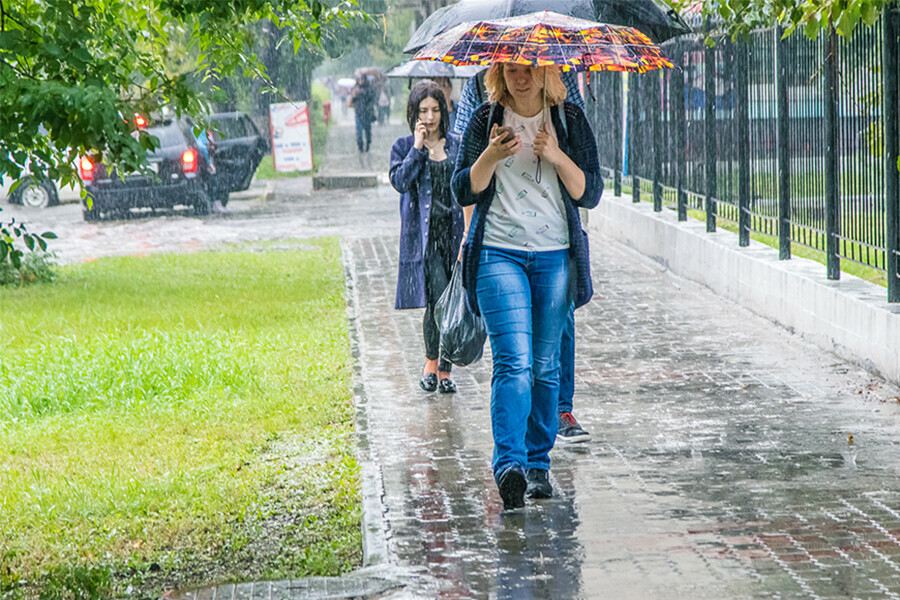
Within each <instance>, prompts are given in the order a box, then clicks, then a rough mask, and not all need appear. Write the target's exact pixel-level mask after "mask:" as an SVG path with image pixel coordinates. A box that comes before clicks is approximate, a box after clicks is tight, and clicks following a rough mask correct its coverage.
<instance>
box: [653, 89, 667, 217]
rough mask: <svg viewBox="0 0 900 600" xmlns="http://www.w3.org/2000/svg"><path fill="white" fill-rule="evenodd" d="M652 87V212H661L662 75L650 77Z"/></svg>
mask: <svg viewBox="0 0 900 600" xmlns="http://www.w3.org/2000/svg"><path fill="white" fill-rule="evenodd" d="M651 77H652V78H653V79H651V82H652V85H653V95H652V96H651V98H652V99H653V210H654V211H655V212H660V211H662V169H663V165H662V163H663V157H664V156H665V155H664V154H663V150H662V148H663V144H662V142H661V140H662V123H661V121H660V120H661V118H662V115H664V114H665V109H664V108H663V105H662V86H663V85H665V81H666V80H665V78H664V77H663V76H662V73H653V74H652V75H651Z"/></svg>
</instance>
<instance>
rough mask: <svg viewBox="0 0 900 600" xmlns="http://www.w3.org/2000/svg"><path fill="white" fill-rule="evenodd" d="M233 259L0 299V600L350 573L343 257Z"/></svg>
mask: <svg viewBox="0 0 900 600" xmlns="http://www.w3.org/2000/svg"><path fill="white" fill-rule="evenodd" d="M245 250H248V249H246V248H236V249H235V251H230V252H229V251H226V252H208V253H199V254H190V255H157V256H151V257H148V258H115V259H103V260H99V261H96V262H94V263H89V264H84V265H79V266H76V267H70V268H66V269H64V270H63V271H62V273H61V277H60V280H59V281H57V283H55V284H53V285H36V286H29V287H27V288H19V289H8V290H4V289H0V596H2V597H3V598H38V597H40V598H42V599H44V598H47V599H54V598H84V599H87V598H91V599H93V598H98V599H99V598H116V597H126V596H127V597H129V598H142V597H146V598H158V597H159V596H160V595H161V593H162V592H163V590H164V589H166V588H168V587H172V586H178V587H183V586H189V585H193V584H203V583H209V582H216V581H222V580H238V579H249V578H255V577H265V578H269V577H271V578H280V577H299V576H306V575H336V574H339V573H341V572H343V571H346V570H349V569H350V568H352V567H354V566H356V565H357V564H358V563H359V560H360V552H361V550H360V548H361V537H360V528H359V522H360V504H359V491H358V490H359V485H358V468H357V465H356V462H355V453H354V448H355V444H354V443H353V439H352V436H353V406H352V399H351V397H350V386H349V382H348V378H349V350H348V347H347V332H346V315H345V303H344V297H343V289H344V285H343V277H342V270H341V263H340V250H339V246H338V242H337V240H335V239H326V240H318V241H304V242H303V243H302V244H299V243H298V244H297V246H296V249H293V248H288V249H287V250H286V251H278V252H258V251H253V252H251V251H245ZM256 250H259V249H258V248H257V249H256Z"/></svg>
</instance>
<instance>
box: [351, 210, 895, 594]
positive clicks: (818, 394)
mask: <svg viewBox="0 0 900 600" xmlns="http://www.w3.org/2000/svg"><path fill="white" fill-rule="evenodd" d="M378 195H379V196H380V197H382V200H380V201H382V202H385V201H390V200H389V198H384V194H380V193H379V194H378ZM388 196H390V195H388ZM397 247H398V238H397V237H396V233H395V231H387V232H386V233H385V235H380V236H374V237H359V236H357V237H354V238H348V239H346V240H345V242H344V252H345V265H346V270H347V276H348V294H350V297H351V301H350V305H351V327H352V329H353V332H354V334H353V335H354V340H355V342H354V344H355V352H356V353H357V358H358V360H359V365H358V374H359V379H360V382H359V388H360V393H361V403H362V404H361V421H362V424H361V427H362V428H363V429H364V430H365V437H366V449H365V452H366V456H367V458H368V459H370V460H372V461H373V464H374V466H375V467H376V470H377V473H378V485H379V486H380V493H381V502H380V510H381V511H382V515H381V516H382V518H383V530H384V532H385V537H386V552H387V558H386V560H387V563H389V564H390V565H392V566H395V567H398V568H401V569H403V570H404V571H405V572H406V573H407V574H411V575H412V576H413V577H412V579H410V583H409V585H407V587H406V588H405V589H404V590H403V591H402V592H398V593H395V595H394V596H392V597H395V598H434V597H440V598H516V599H518V598H553V599H567V598H573V599H575V598H659V599H665V598H695V599H696V598H717V599H721V598H900V496H898V495H897V491H898V489H900V479H898V474H900V463H898V461H897V451H898V445H900V435H898V434H900V405H898V402H900V390H898V389H897V388H896V387H894V386H892V385H889V384H887V383H885V382H884V381H882V380H880V379H878V378H876V377H872V376H870V375H869V374H867V373H866V372H864V371H862V370H860V369H858V368H856V367H854V366H852V365H848V364H847V363H844V362H841V361H840V360H839V359H837V358H836V357H835V356H832V355H830V354H827V353H823V352H821V351H819V350H818V349H816V348H814V347H812V346H810V345H807V344H806V343H804V342H803V341H802V340H800V339H798V338H797V337H795V336H791V335H790V334H788V333H787V332H785V331H784V330H782V329H780V328H778V327H777V326H775V325H773V324H771V323H769V322H768V321H765V320H763V319H760V318H758V317H756V316H754V315H752V314H751V313H749V312H748V311H746V310H744V309H742V308H739V307H737V306H734V305H732V304H730V303H728V302H727V301H724V300H722V299H721V298H719V297H717V296H715V295H713V294H712V293H710V292H708V291H707V290H704V289H702V288H699V287H698V286H695V285H694V284H692V283H689V282H685V281H682V280H679V279H677V278H675V277H673V276H672V275H671V274H669V273H668V272H666V271H664V270H663V269H662V268H661V267H660V266H658V265H657V264H656V263H654V262H652V261H650V260H648V259H646V258H644V257H642V256H639V255H637V254H636V253H634V252H633V251H632V250H630V249H628V248H625V247H623V246H620V245H618V244H616V243H614V242H610V241H608V240H606V239H603V238H601V237H599V236H598V235H596V234H595V235H594V238H593V239H592V267H593V270H594V279H595V281H594V283H595V288H596V289H597V294H596V296H595V298H594V301H593V302H592V303H590V304H589V305H588V306H586V307H584V308H583V309H580V310H579V311H578V312H577V313H576V339H577V359H576V398H575V413H576V416H577V417H578V419H579V420H580V421H581V423H582V424H583V425H584V426H585V427H586V428H587V429H588V430H589V431H591V432H592V434H593V439H592V440H591V441H590V442H588V443H586V444H581V445H575V446H570V447H558V448H556V449H554V451H553V453H552V455H551V458H552V469H551V478H552V482H553V484H554V488H555V490H556V491H555V497H554V498H553V499H552V500H549V501H539V502H529V503H528V505H527V506H526V509H525V510H524V511H519V512H515V513H502V512H501V503H500V499H499V497H498V495H497V493H496V488H495V486H494V483H493V480H492V477H491V471H490V456H491V450H492V445H491V436H490V413H489V403H490V364H491V362H490V352H489V351H487V352H486V356H485V359H484V360H483V361H481V362H480V363H478V364H476V365H474V366H471V367H468V368H464V369H456V370H455V371H454V379H455V380H456V382H457V385H458V387H459V392H458V393H457V394H456V395H453V396H446V395H440V394H426V393H424V392H422V391H421V390H420V389H419V387H418V378H419V376H420V371H421V368H422V363H423V345H422V341H421V339H422V337H421V320H422V311H421V310H412V311H395V310H394V309H393V303H394V289H395V285H396V272H397ZM851 435H852V440H853V443H852V444H851V443H850V436H851ZM376 508H377V507H376Z"/></svg>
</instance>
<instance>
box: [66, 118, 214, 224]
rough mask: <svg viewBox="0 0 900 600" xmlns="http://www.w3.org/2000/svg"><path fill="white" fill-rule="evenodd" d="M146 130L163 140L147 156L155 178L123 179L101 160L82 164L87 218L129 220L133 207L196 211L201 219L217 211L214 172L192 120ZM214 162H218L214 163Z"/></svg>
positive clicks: (136, 176)
mask: <svg viewBox="0 0 900 600" xmlns="http://www.w3.org/2000/svg"><path fill="white" fill-rule="evenodd" d="M147 132H148V133H149V134H150V135H152V136H154V137H157V138H159V144H160V146H159V148H157V149H156V150H154V151H153V152H148V153H147V163H148V166H149V168H150V170H151V171H153V173H151V174H146V175H145V174H142V173H130V174H126V175H124V176H121V175H119V174H118V173H117V172H115V170H113V171H112V172H109V171H108V170H107V167H106V165H104V164H103V163H101V162H97V163H94V162H93V161H91V159H90V158H87V157H83V158H81V159H80V161H79V165H78V166H79V171H80V173H81V179H82V180H83V181H84V183H85V190H86V191H87V194H88V196H90V198H91V199H92V205H91V207H90V208H88V207H87V206H86V205H85V206H84V209H83V210H84V213H83V214H84V220H85V221H96V220H99V219H101V218H103V217H109V216H126V215H127V214H128V212H130V210H131V209H132V208H174V207H175V206H177V205H186V206H190V207H193V209H194V213H195V214H198V215H206V214H209V212H210V210H211V208H212V200H211V194H212V191H213V183H214V182H213V173H212V169H211V168H210V165H209V161H208V160H207V159H206V157H205V155H204V153H203V152H202V151H201V149H200V147H199V145H198V144H197V140H196V138H195V137H194V134H193V130H192V123H191V122H190V120H188V119H166V120H162V121H159V122H156V123H154V124H152V125H151V126H150V127H148V128H147ZM214 160H215V158H213V161H214Z"/></svg>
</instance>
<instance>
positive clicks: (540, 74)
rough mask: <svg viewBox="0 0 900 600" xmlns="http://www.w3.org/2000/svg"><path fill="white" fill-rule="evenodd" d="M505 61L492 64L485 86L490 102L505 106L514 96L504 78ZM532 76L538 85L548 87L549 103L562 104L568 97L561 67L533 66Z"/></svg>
mask: <svg viewBox="0 0 900 600" xmlns="http://www.w3.org/2000/svg"><path fill="white" fill-rule="evenodd" d="M504 64H505V63H494V64H492V65H491V66H490V68H489V69H488V71H487V74H486V75H485V76H484V87H485V89H486V90H487V93H488V102H499V103H500V104H502V105H504V106H508V105H509V101H510V99H511V98H512V96H510V94H509V90H508V89H506V79H504V78H503V68H504ZM531 76H532V77H533V78H534V80H535V82H537V84H538V85H541V84H542V83H543V85H544V86H545V87H546V88H547V104H548V105H550V106H554V105H556V104H562V102H563V100H565V99H566V95H567V90H566V84H564V83H563V82H562V78H561V77H560V76H559V67H557V66H556V65H548V66H546V67H531Z"/></svg>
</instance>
